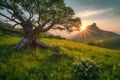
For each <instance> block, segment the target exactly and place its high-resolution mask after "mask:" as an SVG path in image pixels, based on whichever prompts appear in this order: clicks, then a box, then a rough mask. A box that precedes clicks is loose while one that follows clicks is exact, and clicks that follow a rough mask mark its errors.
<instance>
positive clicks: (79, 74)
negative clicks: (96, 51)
mask: <svg viewBox="0 0 120 80" xmlns="http://www.w3.org/2000/svg"><path fill="white" fill-rule="evenodd" d="M73 65H74V67H73V80H97V79H98V78H99V71H100V70H99V68H98V67H97V66H96V64H95V62H93V61H92V60H90V59H83V60H81V61H80V60H77V61H75V62H74V63H73Z"/></svg>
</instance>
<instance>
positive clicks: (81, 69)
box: [0, 36, 120, 80]
mask: <svg viewBox="0 0 120 80" xmlns="http://www.w3.org/2000/svg"><path fill="white" fill-rule="evenodd" d="M19 40H20V38H19V37H10V36H6V37H2V38H0V80H120V50H110V49H104V48H99V47H94V46H89V45H85V44H82V43H77V42H72V41H68V40H63V39H48V38H41V40H42V41H43V42H45V43H47V44H49V45H51V46H53V48H51V49H39V48H37V49H31V50H24V51H15V50H12V49H10V47H12V46H13V45H15V44H16V43H17V42H18V41H19Z"/></svg>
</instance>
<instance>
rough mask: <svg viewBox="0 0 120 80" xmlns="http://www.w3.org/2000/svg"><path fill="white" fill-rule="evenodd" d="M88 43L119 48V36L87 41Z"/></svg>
mask: <svg viewBox="0 0 120 80" xmlns="http://www.w3.org/2000/svg"><path fill="white" fill-rule="evenodd" d="M87 44H89V45H93V46H99V47H103V48H109V49H117V50H120V36H118V37H112V38H108V39H100V40H95V41H90V42H87Z"/></svg>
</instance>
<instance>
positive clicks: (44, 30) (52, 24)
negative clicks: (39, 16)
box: [42, 22, 55, 32]
mask: <svg viewBox="0 0 120 80" xmlns="http://www.w3.org/2000/svg"><path fill="white" fill-rule="evenodd" d="M54 25H55V23H54V22H52V23H51V25H49V26H48V27H47V28H45V29H43V30H42V32H46V31H48V30H50V29H51V28H52V27H54Z"/></svg>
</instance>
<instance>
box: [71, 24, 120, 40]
mask: <svg viewBox="0 0 120 80" xmlns="http://www.w3.org/2000/svg"><path fill="white" fill-rule="evenodd" d="M115 36H120V35H119V34H116V33H114V32H110V31H105V30H102V29H100V28H99V27H98V26H97V25H96V23H93V24H92V25H89V26H87V27H86V29H85V30H84V31H81V32H79V33H77V34H75V35H73V36H71V38H70V39H71V40H73V41H78V42H84V41H90V40H95V39H102V38H103V39H104V38H111V37H115Z"/></svg>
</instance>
